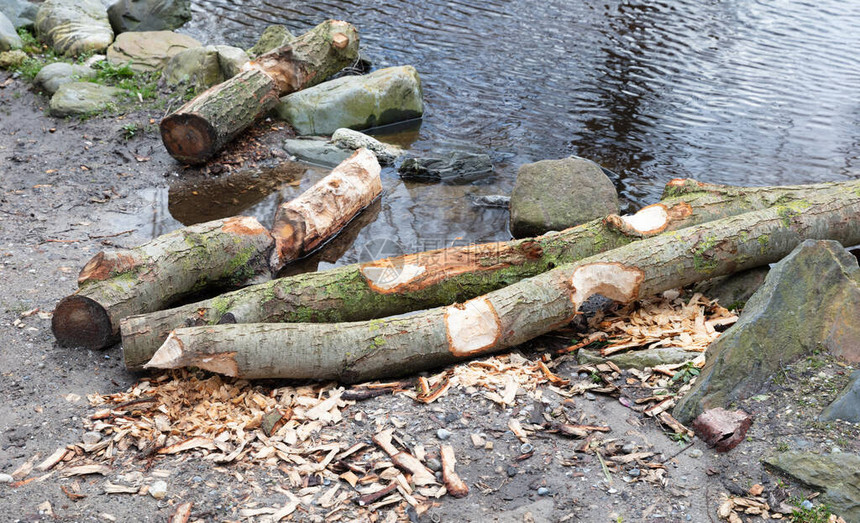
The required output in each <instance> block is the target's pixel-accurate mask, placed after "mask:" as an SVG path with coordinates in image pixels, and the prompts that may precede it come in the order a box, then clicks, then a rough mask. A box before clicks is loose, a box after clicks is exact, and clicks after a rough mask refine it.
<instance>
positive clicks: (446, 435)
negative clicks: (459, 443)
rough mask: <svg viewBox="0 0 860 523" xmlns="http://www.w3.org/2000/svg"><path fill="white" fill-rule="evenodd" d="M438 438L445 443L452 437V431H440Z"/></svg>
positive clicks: (437, 433) (437, 434)
mask: <svg viewBox="0 0 860 523" xmlns="http://www.w3.org/2000/svg"><path fill="white" fill-rule="evenodd" d="M436 437H437V438H439V439H441V440H442V441H445V440H446V439H449V438H450V437H451V431H450V430H448V429H439V430H437V431H436Z"/></svg>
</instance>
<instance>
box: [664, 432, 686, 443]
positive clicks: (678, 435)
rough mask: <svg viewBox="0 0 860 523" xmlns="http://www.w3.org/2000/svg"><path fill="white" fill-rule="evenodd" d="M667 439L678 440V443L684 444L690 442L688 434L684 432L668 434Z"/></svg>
mask: <svg viewBox="0 0 860 523" xmlns="http://www.w3.org/2000/svg"><path fill="white" fill-rule="evenodd" d="M669 439H671V440H672V441H676V442H678V445H685V444H687V443H689V442H690V436H689V435H687V433H686V432H673V433H672V434H669Z"/></svg>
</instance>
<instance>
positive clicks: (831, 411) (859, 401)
mask: <svg viewBox="0 0 860 523" xmlns="http://www.w3.org/2000/svg"><path fill="white" fill-rule="evenodd" d="M819 419H820V420H821V421H833V420H837V419H841V420H844V421H848V422H850V423H860V370H858V371H854V373H853V374H851V381H850V382H849V383H848V385H847V386H846V387H845V388H844V389H843V390H842V392H840V393H839V396H837V397H836V399H835V400H833V403H831V404H830V405H829V406H828V407H827V408H826V409H824V412H822V413H821V416H819Z"/></svg>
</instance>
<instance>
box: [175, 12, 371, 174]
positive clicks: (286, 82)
mask: <svg viewBox="0 0 860 523" xmlns="http://www.w3.org/2000/svg"><path fill="white" fill-rule="evenodd" d="M357 58H358V31H356V29H355V27H353V26H352V25H351V24H348V23H346V22H341V21H336V20H327V21H325V22H323V23H322V24H320V25H318V26H316V27H315V28H313V29H312V30H310V31H308V32H307V33H305V34H303V35H301V36H299V37H298V38H296V39H295V40H293V41H291V42H290V43H289V44H287V45H286V46H284V47H281V48H278V49H274V50H272V51H270V52H268V53H266V54H264V55H262V56H260V57H258V58H257V59H256V60H254V61H251V62H248V63H247V64H246V65H245V66H244V67H243V69H244V70H243V71H242V72H241V73H239V74H238V75H236V76H234V77H233V78H230V79H229V80H227V81H225V82H223V83H220V84H218V85H216V86H213V87H211V88H209V89H207V90H206V91H204V92H203V93H201V94H200V95H198V96H197V97H196V98H194V99H192V100H191V101H189V102H188V103H186V104H185V105H183V106H182V107H180V108H179V109H178V110H177V111H176V112H174V113H173V114H170V115H168V116H167V117H166V118H164V119H163V120H162V121H161V124H160V128H161V139H162V141H163V142H164V146H165V147H166V148H167V151H168V152H169V153H170V155H171V156H173V157H174V158H176V159H177V160H179V161H181V162H186V163H203V162H205V161H206V160H207V159H209V158H210V157H211V156H212V155H214V154H215V153H216V152H218V151H219V150H220V149H221V148H222V147H223V146H224V145H225V144H226V143H227V142H229V141H230V140H231V139H232V138H233V137H234V136H236V135H237V134H239V133H240V132H242V131H243V130H245V129H246V128H248V126H250V125H251V124H253V123H254V122H255V121H257V120H258V119H259V118H261V117H262V116H263V115H265V114H266V113H267V112H269V111H270V110H272V109H273V108H274V107H275V105H277V103H278V99H279V97H280V96H283V95H286V94H289V93H292V92H295V91H298V90H301V89H304V88H306V87H310V86H313V85H316V84H318V83H320V82H322V81H323V80H325V79H326V78H328V77H329V76H331V75H332V74H334V73H336V72H338V71H340V70H341V69H343V68H344V67H346V66H347V65H349V64H351V63H353V62H354V61H355V60H356V59H357Z"/></svg>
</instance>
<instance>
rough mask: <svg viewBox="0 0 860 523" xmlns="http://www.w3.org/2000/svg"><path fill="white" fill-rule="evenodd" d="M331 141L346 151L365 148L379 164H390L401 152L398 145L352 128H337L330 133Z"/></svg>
mask: <svg viewBox="0 0 860 523" xmlns="http://www.w3.org/2000/svg"><path fill="white" fill-rule="evenodd" d="M331 143H332V144H334V145H336V146H338V147H340V148H341V149H346V150H347V151H355V150H358V149H361V148H364V149H367V150H369V151H371V152H372V153H373V154H375V155H376V159H377V160H379V163H380V164H381V165H390V164H392V163H394V161H395V160H396V159H397V158H398V157H399V156H400V155H401V154H403V150H402V149H400V148H399V147H395V146H393V145H388V144H385V143H382V142H380V141H379V140H377V139H376V138H374V137H372V136H368V135H366V134H364V133H360V132H358V131H353V130H352V129H338V130H337V131H335V132H334V134H333V135H331Z"/></svg>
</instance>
